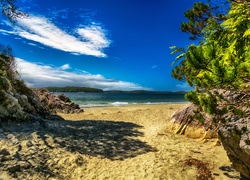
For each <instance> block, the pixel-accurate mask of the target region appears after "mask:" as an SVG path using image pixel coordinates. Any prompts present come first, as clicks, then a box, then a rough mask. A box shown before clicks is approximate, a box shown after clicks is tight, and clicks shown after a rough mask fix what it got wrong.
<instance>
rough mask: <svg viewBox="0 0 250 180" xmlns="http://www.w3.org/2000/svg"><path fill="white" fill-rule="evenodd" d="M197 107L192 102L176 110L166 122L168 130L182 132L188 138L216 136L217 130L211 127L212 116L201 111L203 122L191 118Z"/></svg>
mask: <svg viewBox="0 0 250 180" xmlns="http://www.w3.org/2000/svg"><path fill="white" fill-rule="evenodd" d="M195 110H197V107H196V106H195V105H194V104H191V103H189V104H187V105H186V106H184V107H183V108H181V109H179V110H178V111H176V112H175V113H174V114H173V115H172V116H171V119H170V121H169V123H168V126H167V127H168V131H170V132H173V133H176V134H182V135H185V136H187V137H189V138H194V139H197V138H203V139H210V138H217V137H218V135H217V131H216V130H215V129H213V128H212V126H211V124H212V116H210V115H208V114H206V113H203V115H204V117H205V122H204V123H203V124H202V123H200V122H199V121H198V120H197V119H194V118H193V115H194V111H195Z"/></svg>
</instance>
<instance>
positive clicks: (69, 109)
mask: <svg viewBox="0 0 250 180" xmlns="http://www.w3.org/2000/svg"><path fill="white" fill-rule="evenodd" d="M34 91H35V93H36V94H37V95H38V97H39V98H40V101H41V102H42V103H43V105H44V106H46V107H48V108H49V111H51V112H55V113H57V112H61V113H66V114H69V113H81V112H83V109H81V108H80V106H79V105H78V104H75V103H74V102H71V100H70V99H69V98H68V97H67V96H65V95H64V94H59V95H55V94H53V93H51V92H49V91H48V90H47V89H44V88H42V89H35V90H34Z"/></svg>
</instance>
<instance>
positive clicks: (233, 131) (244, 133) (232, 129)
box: [219, 117, 250, 178]
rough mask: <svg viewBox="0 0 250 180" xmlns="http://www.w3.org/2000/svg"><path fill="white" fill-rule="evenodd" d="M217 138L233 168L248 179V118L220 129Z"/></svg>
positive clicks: (249, 169)
mask: <svg viewBox="0 0 250 180" xmlns="http://www.w3.org/2000/svg"><path fill="white" fill-rule="evenodd" d="M219 137H220V139H221V142H222V144H223V147H224V148H225V150H226V151H227V155H228V157H229V159H230V160H231V162H232V165H233V167H234V168H235V169H236V170H237V171H239V172H240V173H242V174H243V175H244V176H246V177H247V178H250V119H249V117H247V118H242V119H239V120H238V121H235V122H230V123H227V124H226V125H224V126H222V127H220V129H219Z"/></svg>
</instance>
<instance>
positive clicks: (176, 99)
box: [54, 92, 187, 108]
mask: <svg viewBox="0 0 250 180" xmlns="http://www.w3.org/2000/svg"><path fill="white" fill-rule="evenodd" d="M62 93H63V94H65V95H66V96H68V97H69V98H70V100H71V101H73V102H74V103H77V104H79V105H80V107H82V108H84V107H99V106H125V105H135V104H173V103H174V104H177V103H186V102H187V100H185V98H184V94H164V93H145V92H144V93H126V92H103V93H96V92H95V93H88V92H62ZM54 94H61V93H60V92H56V93H54Z"/></svg>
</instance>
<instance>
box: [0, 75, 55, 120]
mask: <svg viewBox="0 0 250 180" xmlns="http://www.w3.org/2000/svg"><path fill="white" fill-rule="evenodd" d="M15 83H16V86H18V89H16V88H15V87H13V85H12V83H10V81H9V80H8V79H7V78H6V77H4V76H0V84H3V85H4V87H1V88H0V96H1V97H0V120H2V121H4V120H41V119H46V118H48V117H49V116H50V115H51V114H50V112H48V111H46V108H44V106H43V105H42V104H41V102H40V100H39V98H38V96H37V95H36V94H35V93H34V92H33V91H32V90H31V89H29V88H27V87H26V86H25V85H24V84H23V83H22V81H19V80H16V82H15Z"/></svg>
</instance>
